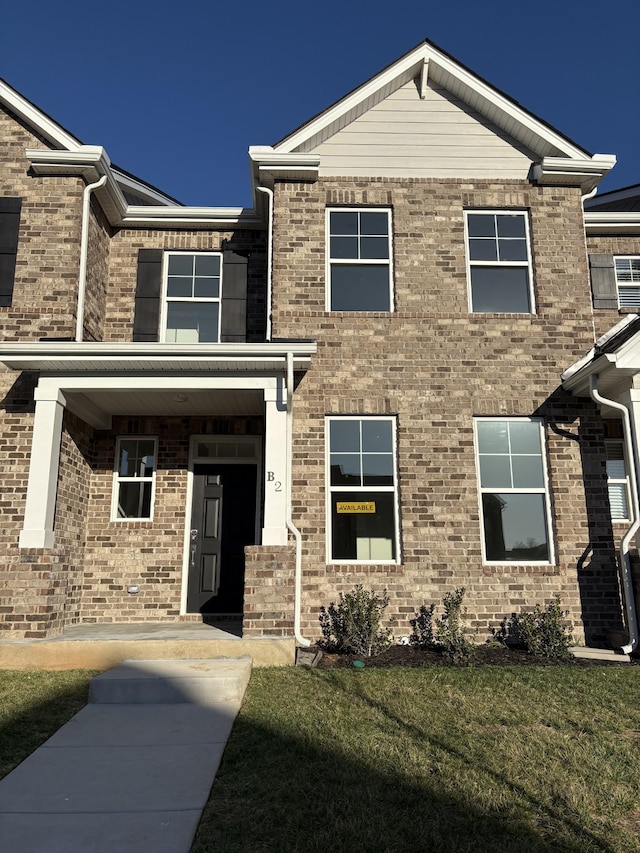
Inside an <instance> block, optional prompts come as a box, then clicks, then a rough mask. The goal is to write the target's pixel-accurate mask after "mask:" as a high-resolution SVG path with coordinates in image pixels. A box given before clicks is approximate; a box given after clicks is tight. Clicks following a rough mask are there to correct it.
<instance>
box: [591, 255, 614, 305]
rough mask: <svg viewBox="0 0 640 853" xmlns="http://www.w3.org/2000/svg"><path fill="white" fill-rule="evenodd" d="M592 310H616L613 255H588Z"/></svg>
mask: <svg viewBox="0 0 640 853" xmlns="http://www.w3.org/2000/svg"><path fill="white" fill-rule="evenodd" d="M589 270H590V272H591V293H592V294H593V307H594V308H607V309H613V310H615V311H617V310H618V288H617V287H616V271H615V265H614V261H613V255H603V254H593V255H589Z"/></svg>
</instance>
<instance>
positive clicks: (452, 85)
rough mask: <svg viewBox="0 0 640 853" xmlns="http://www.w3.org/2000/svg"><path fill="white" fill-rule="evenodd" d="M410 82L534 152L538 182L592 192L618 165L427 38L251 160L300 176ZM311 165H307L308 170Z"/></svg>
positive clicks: (268, 168) (272, 170)
mask: <svg viewBox="0 0 640 853" xmlns="http://www.w3.org/2000/svg"><path fill="white" fill-rule="evenodd" d="M411 81H415V82H416V85H417V87H418V91H419V92H420V97H421V98H424V96H425V94H426V89H427V85H428V83H433V84H435V85H436V86H437V87H439V88H441V89H444V90H446V91H447V92H449V93H450V94H451V95H453V96H454V97H455V98H456V99H457V100H459V101H460V102H462V103H463V104H465V105H466V107H468V108H469V109H470V110H471V111H473V112H474V113H475V114H477V115H479V116H480V117H482V118H483V119H484V120H485V121H486V122H488V123H490V124H491V125H493V126H494V127H496V128H497V129H498V130H499V131H501V132H502V133H503V134H504V135H505V136H508V137H510V138H511V139H513V140H514V142H515V143H517V144H518V146H520V147H521V148H522V149H523V150H526V151H528V152H531V153H532V154H533V156H534V158H536V159H535V160H532V164H533V167H532V172H531V176H530V177H531V178H532V180H534V181H536V182H538V183H548V184H560V185H562V184H564V185H570V186H581V187H582V190H583V192H585V193H587V192H590V191H591V190H593V189H594V188H595V186H597V184H598V182H599V181H600V180H601V179H602V177H603V176H604V175H605V174H606V173H607V172H608V171H609V170H610V169H611V168H612V167H613V165H614V164H615V157H613V156H612V155H602V154H591V153H590V152H589V151H587V150H586V149H585V148H583V147H581V146H579V145H578V144H577V143H575V142H573V140H571V139H569V137H567V136H565V135H564V134H562V133H560V132H559V131H558V130H556V129H555V128H553V127H552V126H551V125H550V124H548V123H547V122H545V121H543V120H542V119H540V118H538V117H537V116H535V115H534V114H533V113H531V112H529V111H528V110H526V109H525V108H524V107H522V106H521V105H520V104H519V103H518V102H517V101H515V100H513V98H510V97H509V96H508V95H506V94H504V93H503V92H501V91H500V90H499V89H497V88H496V87H495V86H492V85H491V84H490V83H488V82H487V81H486V80H484V79H483V78H482V77H480V76H478V75H477V74H475V73H474V72H473V71H471V70H470V69H469V68H467V67H466V66H464V65H463V64H462V63H460V62H458V60H456V59H454V58H453V57H452V56H451V55H450V54H448V53H447V52H446V51H444V50H442V48H440V47H438V46H437V45H435V44H434V43H433V42H431V41H429V40H428V39H425V40H424V41H422V42H420V44H418V45H417V46H416V47H414V48H413V49H412V50H410V51H408V52H407V53H405V54H404V55H403V56H401V57H400V58H399V59H397V60H396V61H395V62H393V63H391V64H390V65H388V66H387V67H386V68H384V69H383V70H382V71H380V72H379V73H378V74H375V75H374V76H373V77H372V78H370V79H369V80H367V81H366V82H365V83H363V84H362V85H361V86H358V87H357V88H356V89H354V90H352V91H351V92H349V93H348V94H347V95H345V96H344V97H343V98H341V99H340V100H339V101H337V102H336V103H334V104H332V105H331V106H330V107H328V108H327V109H325V110H323V111H322V112H321V113H318V114H317V115H315V116H314V117H313V118H311V119H310V120H309V121H307V122H305V123H304V124H303V125H301V126H300V127H298V128H297V129H296V130H294V131H292V132H291V133H290V134H288V135H287V136H286V137H284V139H281V140H280V141H279V142H277V143H275V145H273V146H272V147H271V148H266V147H261V148H252V149H250V154H251V156H252V159H253V160H254V161H255V162H256V165H257V167H258V170H259V169H260V167H261V166H262V167H263V169H264V170H265V171H267V172H269V173H271V175H272V176H273V175H275V173H276V172H277V173H278V174H279V175H280V176H283V177H288V176H289V172H288V171H287V167H288V168H289V169H290V170H291V171H292V172H295V168H294V166H295V164H296V162H299V160H298V158H301V157H302V156H303V155H306V156H307V157H309V156H310V155H312V154H313V152H314V151H315V150H316V149H317V148H318V147H319V146H320V145H321V144H322V143H324V142H326V141H327V140H328V139H330V138H331V137H332V136H334V135H335V134H337V133H339V132H340V131H341V130H342V129H343V128H345V127H347V126H348V125H349V124H351V123H352V122H354V121H355V120H356V119H358V118H360V117H361V116H363V115H364V114H365V113H367V112H369V111H370V110H372V109H373V108H374V107H375V106H377V105H378V104H379V103H381V102H382V101H384V100H385V99H387V98H389V97H390V96H392V95H393V94H394V93H395V92H397V91H398V90H399V89H400V88H401V87H403V86H405V85H406V84H407V83H409V82H411ZM274 155H277V156H278V161H276V158H275V156H274ZM263 161H264V164H263ZM309 166H310V164H306V168H307V169H308V168H309Z"/></svg>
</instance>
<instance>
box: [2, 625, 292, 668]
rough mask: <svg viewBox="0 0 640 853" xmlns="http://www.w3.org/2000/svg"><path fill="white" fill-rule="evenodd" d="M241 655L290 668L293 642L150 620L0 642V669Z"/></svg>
mask: <svg viewBox="0 0 640 853" xmlns="http://www.w3.org/2000/svg"><path fill="white" fill-rule="evenodd" d="M230 627H231V626H230ZM244 655H248V656H249V657H251V658H252V660H253V665H254V666H258V667H262V666H290V665H292V664H293V662H294V659H295V639H294V638H293V637H273V638H272V637H258V638H244V637H239V636H236V635H235V634H233V633H230V632H228V631H225V630H224V629H222V628H220V627H215V626H213V625H205V624H203V623H201V622H168V623H167V622H155V623H140V624H138V623H135V624H129V623H114V624H82V625H72V626H69V627H68V628H66V629H65V631H64V633H63V634H62V635H60V636H58V637H50V638H46V639H28V640H23V639H19V640H11V639H2V640H0V669H25V670H26V669H101V670H105V669H109V668H110V667H113V666H116V665H117V664H118V663H120V662H121V661H123V660H158V659H166V658H173V659H202V658H207V659H210V658H219V657H223V658H231V657H241V656H244Z"/></svg>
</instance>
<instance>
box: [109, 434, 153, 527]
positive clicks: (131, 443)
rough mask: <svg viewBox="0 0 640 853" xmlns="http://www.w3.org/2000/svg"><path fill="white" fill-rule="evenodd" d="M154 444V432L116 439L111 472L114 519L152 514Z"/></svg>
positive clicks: (136, 518) (149, 516)
mask: <svg viewBox="0 0 640 853" xmlns="http://www.w3.org/2000/svg"><path fill="white" fill-rule="evenodd" d="M157 444H158V440H157V439H156V438H155V437H153V436H135V437H134V436H122V437H120V438H119V439H118V441H117V443H116V460H115V461H116V464H115V471H114V474H113V503H112V508H111V518H112V520H113V521H123V520H137V521H140V520H147V521H148V520H151V519H152V518H153V501H154V491H155V479H156V453H157Z"/></svg>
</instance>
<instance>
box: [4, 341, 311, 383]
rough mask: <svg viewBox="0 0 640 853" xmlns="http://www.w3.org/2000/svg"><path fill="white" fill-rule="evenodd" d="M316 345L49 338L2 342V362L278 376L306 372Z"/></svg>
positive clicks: (59, 370) (53, 368) (47, 369)
mask: <svg viewBox="0 0 640 853" xmlns="http://www.w3.org/2000/svg"><path fill="white" fill-rule="evenodd" d="M316 349H317V345H316V344H315V342H313V341H304V342H301V341H282V342H277V343H273V342H272V343H263V344H186V345H185V344H156V343H151V344H145V343H103V342H94V341H84V342H60V341H54V342H50V343H49V342H47V341H40V342H37V343H0V363H2V364H4V365H5V366H6V367H8V368H11V369H12V370H20V371H23V370H37V371H41V372H42V374H43V375H49V376H51V375H58V374H64V375H70V374H85V373H92V374H97V375H100V374H103V375H104V374H118V375H122V374H142V375H148V374H149V373H150V372H153V373H181V374H189V373H191V374H193V373H196V374H198V373H200V374H201V373H215V374H218V375H219V374H221V373H224V374H247V373H254V374H264V373H268V374H273V373H282V371H284V370H285V369H286V362H287V356H288V354H289V353H291V354H292V356H293V368H294V370H306V369H308V367H309V365H310V363H311V356H312V355H314V353H315V352H316Z"/></svg>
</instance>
